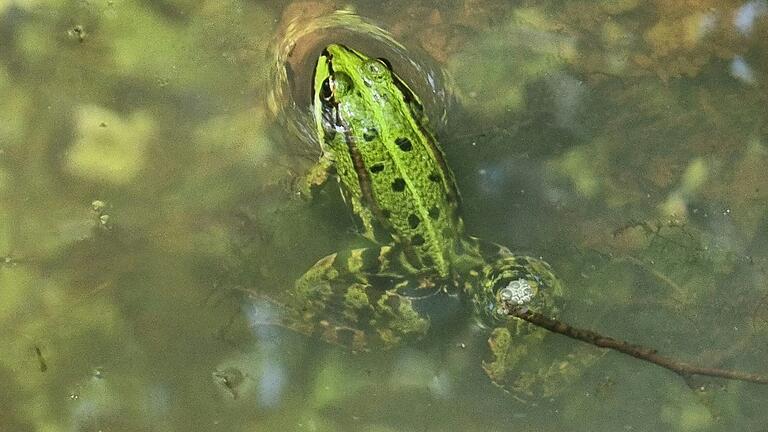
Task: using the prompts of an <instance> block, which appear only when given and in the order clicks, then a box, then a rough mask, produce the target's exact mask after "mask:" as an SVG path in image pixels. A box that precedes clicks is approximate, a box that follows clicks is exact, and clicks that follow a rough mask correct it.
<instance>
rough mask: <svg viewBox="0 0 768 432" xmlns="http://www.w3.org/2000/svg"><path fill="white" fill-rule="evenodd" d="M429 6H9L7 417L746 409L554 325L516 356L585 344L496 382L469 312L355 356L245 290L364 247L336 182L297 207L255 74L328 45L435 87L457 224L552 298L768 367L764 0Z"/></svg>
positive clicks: (582, 314) (700, 422)
mask: <svg viewBox="0 0 768 432" xmlns="http://www.w3.org/2000/svg"><path fill="white" fill-rule="evenodd" d="M449 3H450V4H448V5H442V6H435V5H434V4H433V3H432V2H404V1H403V2H400V1H394V2H372V1H355V2H352V3H351V4H345V5H343V6H344V7H348V8H349V9H344V10H345V12H336V13H334V11H338V10H342V5H340V4H337V3H336V2H333V1H328V2H325V1H322V2H320V1H318V2H311V1H307V2H290V3H289V2H264V1H252V2H238V1H234V0H231V1H230V0H228V1H224V2H202V3H194V2H193V3H189V2H177V1H167V2H160V3H158V2H149V3H147V2H144V3H132V2H111V1H110V2H107V1H105V2H77V1H53V2H47V3H46V4H42V3H39V2H0V46H2V47H3V49H0V94H2V98H0V113H1V115H0V118H2V121H0V328H2V329H3V330H2V331H0V342H2V346H3V349H2V351H1V352H0V388H2V389H4V390H5V391H4V392H0V412H2V413H3V414H2V415H0V430H2V431H6V430H7V431H32V430H83V431H85V430H104V431H107V430H109V431H121V430H125V431H135V430H152V431H158V430H167V431H176V430H222V431H224V430H226V431H233V430H243V431H245V430H308V431H338V430H350V431H358V430H362V431H411V430H415V431H432V430H441V431H442V430H462V431H464V430H470V431H474V430H477V431H486V430H508V429H512V428H521V429H523V428H525V429H528V430H585V431H587V430H589V431H596V430H597V431H600V430H605V431H615V430H638V431H641V430H683V431H720V430H723V431H726V430H727V431H731V430H760V428H763V427H764V425H765V423H766V421H768V417H766V413H765V410H764V409H762V408H763V405H764V402H763V401H764V400H766V397H767V396H768V395H767V394H766V392H768V389H766V388H762V387H760V386H755V385H749V384H744V383H736V382H726V381H710V380H701V381H695V382H693V383H691V384H692V385H693V387H694V389H691V388H690V387H689V386H688V385H687V384H686V383H685V382H683V381H682V380H681V379H679V377H677V376H672V375H671V374H670V373H668V372H667V371H665V370H661V369H659V368H655V367H650V366H647V365H644V364H639V363H638V362H636V361H634V360H631V359H625V358H620V357H619V356H618V355H614V354H610V353H607V354H606V353H602V352H601V351H598V350H593V349H592V348H591V347H587V346H579V345H578V344H577V343H575V342H572V341H570V340H565V339H564V338H560V337H549V338H547V339H546V342H545V343H544V344H543V345H537V346H536V347H535V348H531V347H530V346H529V345H526V344H523V343H519V344H517V345H514V346H515V347H517V348H518V349H519V350H521V351H528V352H527V354H526V357H525V359H526V360H525V361H527V362H529V363H530V364H537V365H538V364H554V365H561V366H562V367H563V368H568V367H573V365H574V364H576V362H575V361H574V360H573V359H574V357H573V354H574V352H579V351H580V350H584V352H586V353H588V354H590V355H593V356H594V357H595V359H594V362H593V363H590V364H588V365H585V366H583V367H581V366H580V367H574V368H573V371H574V374H573V379H572V380H571V381H570V382H568V383H567V384H564V385H558V386H557V387H558V391H559V392H558V394H556V395H552V396H548V397H542V395H540V394H538V395H537V394H514V393H512V394H510V393H506V392H504V391H502V390H501V389H499V388H497V387H495V386H494V385H493V384H492V383H490V381H489V380H488V379H487V376H486V375H485V374H484V372H483V369H482V367H483V363H482V359H483V357H482V356H481V355H480V353H481V352H483V351H484V350H485V349H486V347H487V334H485V333H483V332H482V331H481V330H479V329H476V328H465V327H462V326H458V325H457V326H453V327H452V328H450V329H449V328H442V329H436V330H435V334H434V335H433V337H432V338H430V339H428V340H427V341H425V342H423V343H419V344H411V345H405V346H402V347H400V348H398V349H395V350H393V351H390V352H383V353H382V352H374V353H368V354H366V353H360V354H353V353H350V352H348V351H346V350H343V349H340V348H337V347H333V346H328V345H326V344H324V343H323V342H322V341H319V340H314V339H311V338H307V337H304V336H302V335H299V334H296V333H294V332H291V331H289V330H288V329H285V328H281V327H280V326H279V325H274V324H275V323H274V315H275V311H273V310H271V309H270V307H271V306H270V304H269V303H268V302H266V303H264V302H262V301H261V300H254V299H261V298H262V297H267V298H270V297H277V296H278V295H279V294H280V293H282V292H284V291H285V290H286V289H287V288H288V287H290V286H291V285H292V284H293V281H294V280H295V279H296V278H297V277H299V276H300V275H301V273H302V272H303V271H304V270H305V269H306V268H307V267H309V266H310V265H311V264H312V263H313V262H314V260H315V259H316V258H317V257H320V256H325V255H327V254H328V253H331V252H333V251H336V250H342V249H345V248H349V247H353V246H355V245H359V244H360V240H359V237H358V236H356V235H355V233H354V232H352V228H351V227H353V226H354V224H353V223H352V220H351V218H348V217H346V216H340V215H345V213H344V211H345V210H344V208H345V207H344V204H343V203H342V200H341V197H340V196H339V193H338V191H337V190H335V188H334V187H325V188H324V189H323V190H322V191H320V192H319V194H318V196H317V197H315V198H316V199H314V200H313V201H312V202H311V203H307V202H303V201H300V200H297V199H294V198H293V197H292V193H291V190H292V184H293V183H294V181H295V178H296V176H297V174H298V173H300V172H301V171H302V170H303V169H305V167H307V166H309V164H310V163H311V162H312V157H313V156H307V154H308V153H312V152H313V151H314V149H313V147H312V146H313V145H314V144H312V143H307V142H305V141H307V140H308V138H296V137H295V134H291V133H285V131H284V130H282V129H285V128H286V125H290V124H294V125H300V124H301V123H300V120H297V118H298V119H300V118H301V115H300V114H299V115H298V116H296V117H293V118H291V119H284V118H283V117H290V116H293V115H294V114H290V113H288V111H286V108H285V106H286V104H287V105H290V106H292V107H293V108H291V109H295V110H297V111H296V112H298V113H302V112H304V111H303V110H305V109H306V106H303V105H302V103H303V102H301V101H299V98H288V97H287V96H286V93H273V92H272V91H273V89H280V88H282V87H280V85H281V84H284V82H282V81H278V82H276V81H275V79H274V73H275V72H274V71H275V69H274V63H275V61H274V60H275V58H276V57H275V54H274V47H275V46H277V47H283V48H285V47H288V46H291V44H290V43H286V41H287V40H289V39H292V42H293V45H292V46H291V47H290V49H287V50H286V51H284V54H285V55H287V56H289V57H290V58H291V60H290V61H288V60H285V59H283V60H284V61H283V60H281V61H280V62H279V63H280V65H282V66H285V64H286V63H288V64H291V61H296V63H294V64H291V67H292V71H291V73H292V79H293V80H294V85H295V86H296V87H295V90H296V94H299V95H300V94H301V93H302V91H301V90H300V88H301V86H305V85H306V84H305V81H303V80H306V79H307V77H306V72H305V71H304V72H303V71H302V70H303V69H302V67H304V66H306V65H307V64H309V63H311V60H308V59H311V58H313V57H314V56H316V52H314V51H316V50H315V48H311V47H313V46H320V45H323V44H324V43H325V42H326V41H327V40H328V39H333V38H335V37H336V36H337V35H338V37H344V38H348V39H350V40H352V41H354V42H355V45H361V44H363V45H365V44H370V45H371V46H373V47H375V49H378V50H380V51H381V52H383V53H385V55H387V54H390V57H397V58H399V61H400V62H401V65H402V66H401V67H402V68H403V69H407V68H408V67H409V66H408V65H410V72H408V73H409V74H410V75H411V77H410V78H408V79H411V80H415V81H418V80H421V84H417V85H416V87H417V88H418V91H420V92H422V93H423V92H429V91H430V89H438V90H440V89H444V90H445V92H446V93H445V94H440V93H439V92H435V93H433V94H427V95H424V94H422V97H425V98H432V107H431V109H432V110H434V113H433V114H432V115H433V118H434V121H435V122H436V123H437V126H438V129H439V132H440V134H439V135H440V140H441V142H442V143H443V145H444V147H445V150H446V152H447V158H448V163H449V164H450V165H451V167H453V169H454V171H455V173H456V176H457V181H458V183H459V186H460V187H461V189H462V192H463V200H464V213H465V219H466V223H467V226H468V230H469V231H470V232H471V233H473V234H476V235H478V236H480V237H482V238H484V239H488V240H493V241H496V242H498V243H501V244H505V245H508V246H510V247H511V248H512V249H514V250H515V251H519V252H521V253H528V254H532V255H534V256H542V257H544V258H545V259H547V260H548V261H549V262H551V263H552V264H553V267H554V268H555V270H556V272H557V273H558V275H559V276H560V278H561V279H562V280H563V281H564V284H565V289H566V295H565V298H564V299H563V312H562V314H561V318H563V319H564V320H566V321H569V322H571V323H573V324H575V325H579V326H581V327H589V328H594V329H597V330H600V331H604V332H606V333H610V334H612V335H614V336H617V337H620V338H623V339H628V340H632V341H637V342H639V343H643V344H647V345H651V346H654V347H657V348H658V349H659V350H660V351H661V352H662V353H664V354H669V355H671V356H675V357H679V358H683V359H688V360H690V361H692V362H697V363H701V364H706V365H713V366H723V367H729V368H738V369H743V370H749V371H758V372H760V371H761V372H768V370H766V366H765V362H764V358H765V357H766V352H765V345H766V344H765V341H766V338H768V319H766V317H768V301H767V300H766V294H765V286H766V283H768V280H767V279H768V278H767V277H766V272H767V271H768V259H767V257H768V231H767V230H766V220H768V217H767V216H766V214H767V213H766V212H767V211H768V206H767V205H766V203H768V176H766V174H765V169H764V167H765V165H766V162H768V160H766V159H767V158H768V150H766V145H767V144H766V142H767V140H768V137H767V136H766V130H767V129H766V123H765V122H766V117H765V112H764V111H765V108H764V107H765V104H766V100H765V95H766V94H768V91H767V90H768V89H766V78H767V76H766V70H767V69H766V68H767V67H768V57H766V53H768V49H767V47H766V41H767V40H768V3H766V2H765V1H761V0H754V1H735V2H720V1H711V2H635V1H617V2H562V1H557V0H551V1H546V2H537V3H534V4H525V5H518V4H514V5H513V4H510V3H509V2H505V1H500V0H480V1H460V2H449ZM329 16H331V17H334V16H335V17H340V16H343V17H346V18H345V19H352V20H353V21H354V23H353V24H339V22H338V20H337V21H334V22H335V24H334V25H333V26H336V27H333V26H322V25H320V26H317V28H313V27H312V25H311V24H312V23H317V22H318V21H313V20H317V19H322V18H321V17H326V18H327V17H329ZM350 17H354V18H350ZM357 17H359V18H357ZM342 21H343V20H342ZM363 24H365V25H367V26H369V27H365V29H366V30H365V31H363V30H362V28H363V27H364V25H363ZM291 26H293V27H291ZM297 26H298V27H297ZM345 26H346V27H345ZM291 29H293V30H291ZM310 30H312V31H310ZM376 32H379V33H376ZM366 33H367V34H366ZM372 33H374V34H372ZM297 34H300V35H301V37H299V36H296V35H297ZM376 34H378V36H377V35H376ZM289 35H294V36H293V37H292V38H289V37H288V36H289ZM393 40H397V41H398V42H400V43H401V44H402V47H401V46H397V45H394V43H393V42H392V41H393ZM278 51H279V49H278ZM291 51H292V53H293V54H290V55H289V54H288V53H289V52H291ZM280 52H283V51H280ZM281 59H282V57H281ZM310 66H311V65H310ZM284 70H287V69H284ZM443 73H445V74H449V75H450V76H451V79H450V80H449V79H447V78H445V76H447V75H443ZM287 74H288V72H286V75H285V76H284V77H283V79H284V80H286V81H285V82H287V80H288V75H287ZM433 79H434V80H435V81H433ZM307 94H308V93H307ZM270 95H271V96H270ZM448 95H455V96H456V98H457V103H455V104H449V102H450V101H451V100H452V99H451V97H449V96H448ZM270 97H272V102H273V108H274V107H275V106H278V108H277V109H274V110H273V111H274V112H273V111H270V110H269V109H268V107H267V100H268V99H269V98H270ZM293 103H295V105H291V104H293ZM280 107H282V108H280ZM275 113H276V114H277V115H278V116H279V117H280V118H278V119H276V118H274V115H275ZM443 115H445V117H444V118H445V120H444V123H445V124H444V125H443V124H442V123H441V122H442V121H443V120H437V119H442V118H443ZM291 122H293V123H291ZM299 136H301V135H299ZM466 327H469V326H466Z"/></svg>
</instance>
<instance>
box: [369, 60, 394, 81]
mask: <svg viewBox="0 0 768 432" xmlns="http://www.w3.org/2000/svg"><path fill="white" fill-rule="evenodd" d="M363 70H364V71H365V72H366V73H367V74H368V76H370V77H371V78H373V79H379V78H382V77H384V76H386V75H387V74H388V73H389V68H388V67H387V65H386V64H385V63H384V62H382V61H381V60H378V59H371V60H367V61H366V62H365V63H364V64H363Z"/></svg>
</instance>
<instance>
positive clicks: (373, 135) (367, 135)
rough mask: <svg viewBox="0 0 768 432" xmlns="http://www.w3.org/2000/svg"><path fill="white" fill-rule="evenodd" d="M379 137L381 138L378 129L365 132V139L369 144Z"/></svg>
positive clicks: (368, 129) (369, 129) (367, 129)
mask: <svg viewBox="0 0 768 432" xmlns="http://www.w3.org/2000/svg"><path fill="white" fill-rule="evenodd" d="M377 136H379V131H378V130H376V128H366V129H365V131H364V132H363V139H364V140H366V141H368V142H370V141H373V140H374V139H376V137H377Z"/></svg>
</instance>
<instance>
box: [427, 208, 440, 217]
mask: <svg viewBox="0 0 768 432" xmlns="http://www.w3.org/2000/svg"><path fill="white" fill-rule="evenodd" d="M429 217H430V218H432V219H433V220H437V219H438V218H439V217H440V209H439V208H437V206H432V207H430V209H429Z"/></svg>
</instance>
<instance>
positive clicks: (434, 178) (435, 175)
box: [427, 172, 440, 183]
mask: <svg viewBox="0 0 768 432" xmlns="http://www.w3.org/2000/svg"><path fill="white" fill-rule="evenodd" d="M427 178H428V179H429V181H432V182H435V183H440V174H438V173H436V172H433V173H432V174H430V175H429V177H427Z"/></svg>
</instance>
